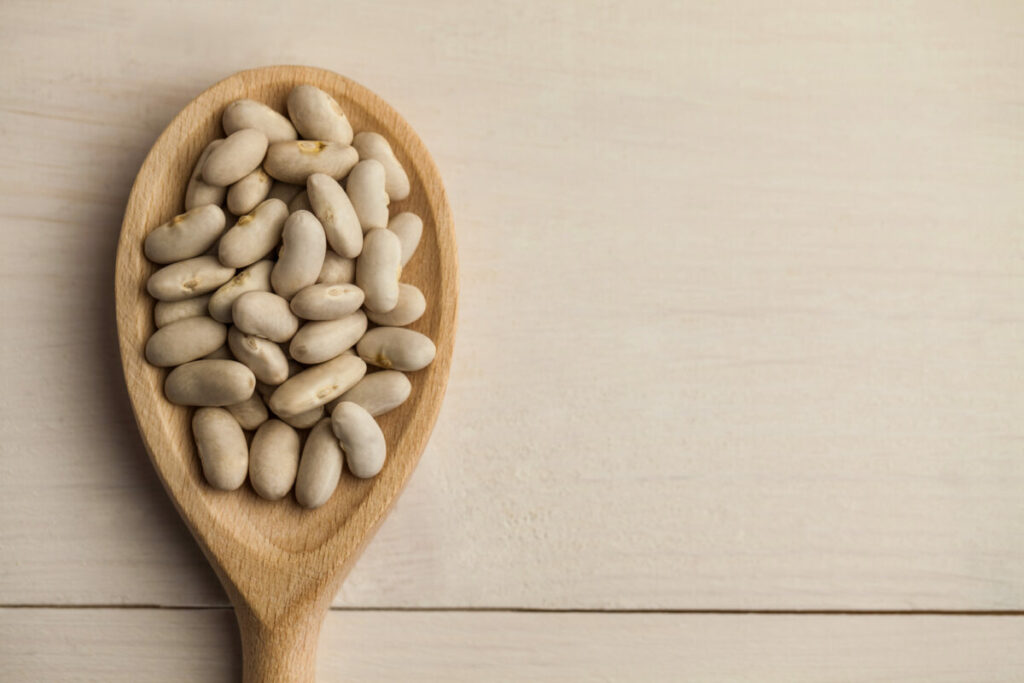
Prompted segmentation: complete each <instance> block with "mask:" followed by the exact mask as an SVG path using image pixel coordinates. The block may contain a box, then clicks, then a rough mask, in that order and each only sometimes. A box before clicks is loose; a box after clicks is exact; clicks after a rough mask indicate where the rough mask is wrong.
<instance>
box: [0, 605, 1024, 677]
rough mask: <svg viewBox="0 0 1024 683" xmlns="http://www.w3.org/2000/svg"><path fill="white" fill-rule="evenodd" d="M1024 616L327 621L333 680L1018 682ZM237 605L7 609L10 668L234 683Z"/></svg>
mask: <svg viewBox="0 0 1024 683" xmlns="http://www.w3.org/2000/svg"><path fill="white" fill-rule="evenodd" d="M1022 637H1024V618H1022V617H950V616H914V617H908V616H898V617H892V616H821V615H801V616H793V615H789V616H785V615H709V614H614V613H603V614H602V613H521V612H520V613H516V612H389V611H380V612H377V611H369V612H348V611H333V612H330V613H329V614H328V617H327V621H326V623H325V626H324V630H323V633H322V636H321V639H320V650H319V654H320V656H319V663H318V674H319V679H320V680H325V681H342V680H344V681H380V682H382V683H383V682H385V681H403V682H404V681H408V682H413V681H440V680H444V681H481V680H487V681H495V682H500V681H580V682H585V681H625V680H634V681H652V682H653V681H679V680H725V681H751V682H753V681H758V682H759V683H763V682H765V681H786V682H787V683H800V682H802V681H806V682H808V683H811V682H813V683H828V682H829V681H835V682H840V681H851V680H856V681H886V682H887V683H896V682H900V681H929V682H930V683H953V682H955V681H962V682H964V683H983V682H990V681H991V682H994V681H1019V680H1020V672H1021V671H1022V670H1024V652H1022V651H1021V649H1020V648H1019V647H1017V643H1019V642H1020V639H1021V638H1022ZM237 640H238V636H237V632H236V626H235V623H234V619H233V617H232V615H231V613H230V612H229V611H227V610H219V609H218V610H90V609H61V610H45V609H44V610H37V609H28V610H24V609H20V610H0V671H2V672H3V677H4V680H5V681H7V682H8V683H21V682H24V683H29V682H35V681H58V680H59V681H87V680H104V681H128V680H130V681H133V682H134V683H159V682H163V681H167V682H168V683H170V682H171V681H181V680H202V681H209V682H210V683H214V682H216V681H237V680H238V678H239V672H240V667H239V664H238V658H239V652H240V647H239V645H238V642H237Z"/></svg>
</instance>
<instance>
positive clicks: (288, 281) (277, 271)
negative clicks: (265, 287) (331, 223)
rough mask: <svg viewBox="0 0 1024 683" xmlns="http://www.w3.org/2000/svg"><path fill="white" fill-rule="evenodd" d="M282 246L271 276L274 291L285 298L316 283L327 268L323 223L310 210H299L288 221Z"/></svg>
mask: <svg viewBox="0 0 1024 683" xmlns="http://www.w3.org/2000/svg"><path fill="white" fill-rule="evenodd" d="M281 239H282V241H283V244H282V246H281V251H280V253H279V254H278V256H277V264H276V265H275V266H274V270H273V272H271V274H270V283H271V285H272V286H273V288H274V291H275V292H277V293H278V294H280V295H281V296H283V297H284V298H286V299H290V298H292V297H293V296H295V293H296V292H298V291H299V290H300V289H302V288H303V287H308V286H309V285H311V284H314V283H315V282H316V279H317V277H318V276H319V275H320V270H321V269H322V268H323V267H324V256H325V254H326V253H327V237H326V235H325V234H324V228H323V226H322V225H320V221H318V220H317V219H316V216H314V215H313V214H311V213H310V212H309V211H296V212H295V213H293V214H292V215H290V216H289V217H288V220H287V221H285V224H284V231H283V232H282V234H281Z"/></svg>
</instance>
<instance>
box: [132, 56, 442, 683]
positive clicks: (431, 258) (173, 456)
mask: <svg viewBox="0 0 1024 683" xmlns="http://www.w3.org/2000/svg"><path fill="white" fill-rule="evenodd" d="M303 83H308V84H311V85H315V86H317V87H318V88H321V89H322V90H324V91H326V92H328V93H330V94H331V95H333V96H334V98H335V99H336V100H338V102H339V104H341V107H342V109H343V110H344V111H345V112H346V115H347V116H348V118H349V121H351V123H352V127H353V129H354V130H356V131H357V132H358V131H375V132H378V133H381V134H382V135H383V136H384V137H385V138H387V139H388V141H389V142H390V143H391V145H392V148H393V149H394V152H395V155H396V156H397V157H398V160H399V161H400V162H401V163H402V165H403V167H404V168H405V170H406V172H407V173H408V175H409V180H410V184H411V188H412V191H411V193H410V194H409V197H408V198H407V199H404V200H402V201H397V202H392V204H391V214H392V215H395V214H397V213H399V212H402V211H412V212H413V213H415V214H417V215H418V216H420V217H421V218H422V219H423V237H422V238H421V240H420V244H419V248H418V249H417V251H416V254H415V256H414V257H413V259H412V260H411V261H410V262H409V264H408V265H407V266H406V267H405V268H404V269H403V271H402V281H403V282H408V283H411V284H414V285H416V286H417V287H419V288H420V290H421V291H422V292H423V294H424V295H425V297H426V299H427V302H428V307H427V311H426V313H425V314H424V316H423V317H422V318H420V320H418V321H416V322H415V323H414V324H412V325H411V326H410V327H411V328H412V329H415V330H418V331H420V332H423V333H424V334H426V335H427V336H429V337H430V338H431V339H433V340H434V342H435V344H436V345H437V356H436V358H435V360H434V362H433V363H432V364H431V365H430V366H428V367H427V368H426V369H424V370H420V371H419V372H414V373H410V375H409V378H410V380H411V382H412V393H411V395H410V396H409V398H408V400H407V401H406V402H405V403H403V404H402V405H401V406H400V407H399V408H397V409H395V410H394V411H392V412H390V413H388V414H386V415H383V416H381V417H379V418H378V420H379V422H380V425H381V428H382V429H383V431H384V435H385V438H386V440H387V447H388V457H387V462H386V463H385V465H384V469H383V470H382V471H381V472H380V474H378V475H377V476H376V477H374V478H373V479H366V480H362V479H357V478H355V477H353V476H352V475H351V474H349V473H348V472H347V471H346V472H345V473H344V474H343V475H342V478H341V481H340V482H339V484H338V489H337V490H336V491H335V493H334V495H333V496H332V497H331V499H330V500H329V501H328V502H327V503H326V504H325V505H323V506H322V507H320V508H317V509H315V510H305V509H302V508H300V507H299V506H298V505H297V504H296V503H295V501H294V499H293V498H287V499H285V500H282V501H276V502H270V501H266V500H263V499H261V498H259V497H258V496H257V495H256V494H255V493H254V492H253V490H252V489H251V487H250V486H248V485H245V486H243V487H242V488H241V489H239V490H237V491H231V492H223V491H217V490H215V489H213V488H212V487H210V486H209V485H207V483H206V481H205V480H204V478H203V474H202V470H201V467H200V463H199V457H198V455H197V452H196V447H195V443H194V441H193V438H192V433H191V426H190V419H191V414H192V410H191V409H189V408H185V407H182V406H177V405H174V404H172V403H170V402H169V401H168V400H167V399H166V398H165V397H164V393H163V383H164V378H165V377H166V375H167V370H166V369H162V368H156V367H154V366H152V365H150V364H148V363H147V362H146V360H145V356H144V349H145V344H146V340H147V339H148V338H149V336H150V335H151V334H152V333H153V331H154V329H155V325H154V323H153V306H154V303H155V302H154V301H153V299H152V298H151V297H150V296H149V295H148V294H147V293H146V290H145V285H146V280H147V279H148V278H149V276H150V275H151V274H152V273H153V272H154V271H155V270H156V266H154V265H153V264H151V263H149V261H147V260H146V258H145V256H144V255H143V250H142V247H143V240H144V238H145V236H146V234H147V233H148V232H149V231H150V230H152V229H153V228H154V227H156V226H158V225H160V224H162V223H164V222H165V221H167V220H169V219H170V218H172V217H173V216H175V215H176V214H178V213H181V212H182V211H183V210H184V206H183V198H184V194H185V186H186V184H187V182H188V178H189V174H190V173H191V171H192V168H193V166H194V165H195V163H196V161H197V159H198V157H199V154H200V152H201V151H202V150H203V148H204V147H205V146H206V145H207V144H208V143H209V142H210V141H211V140H214V139H215V138H218V137H223V131H222V130H221V125H220V120H221V114H222V113H223V111H224V108H225V107H226V106H227V105H228V104H229V103H230V102H232V101H234V100H237V99H241V98H250V99H254V100H257V101H260V102H263V103H265V104H267V105H269V106H271V107H272V108H274V109H276V110H277V111H281V112H284V111H285V110H286V109H285V99H286V98H287V96H288V93H289V92H290V91H291V89H292V88H293V87H295V86H296V85H300V84H303ZM229 225H230V223H229ZM457 271H458V265H457V257H456V249H455V235H454V227H453V225H452V217H451V210H450V208H449V206H448V199H447V197H446V195H445V191H444V187H443V185H442V183H441V177H440V174H439V173H438V170H437V167H436V166H435V165H434V162H433V160H432V159H431V157H430V155H429V153H428V152H427V150H426V148H425V147H424V145H423V143H422V142H421V141H420V139H419V137H417V135H416V133H415V132H414V131H413V130H412V128H411V127H410V126H409V124H408V123H406V122H405V120H404V119H403V118H402V117H401V116H400V115H399V114H398V113H397V112H396V111H395V110H394V109H392V108H391V107H390V106H389V105H388V104H387V103H386V102H385V101H384V100H382V99H381V98H379V97H378V96H376V95H375V94H373V93H372V92H370V91H369V90H367V89H366V88H364V87H362V86H360V85H359V84H357V83H354V82H353V81H351V80H349V79H347V78H344V77H343V76H340V75H338V74H335V73H332V72H330V71H325V70H323V69H316V68H311V67H299V66H274V67H265V68H260V69H253V70H250V71H242V72H240V73H237V74H235V75H233V76H230V77H229V78H227V79H225V80H223V81H221V82H219V83H217V84H216V85H214V86H213V87H211V88H210V89H208V90H206V91H205V92H203V93H202V94H201V95H199V96H198V97H196V98H195V99H194V100H192V101H191V102H190V103H189V104H188V105H187V106H186V107H185V108H184V109H183V110H182V111H181V112H180V113H179V114H178V115H177V116H176V117H175V118H174V120H173V121H172V122H171V124H170V125H169V126H168V127H167V129H166V130H165V131H164V132H163V134H162V135H161V136H160V137H159V139H157V141H156V143H155V144H154V145H153V148H152V150H150V152H149V155H148V156H147V157H146V160H145V161H144V162H143V164H142V168H141V170H140V171H139V174H138V176H137V177H136V179H135V184H134V186H133V187H132V191H131V196H130V197H129V199H128V206H127V209H126V211H125V217H124V223H123V224H122V226H121V237H120V240H119V242H118V248H117V263H116V275H115V296H116V306H117V328H118V339H119V343H120V348H121V362H122V365H123V367H124V373H125V380H126V382H127V384H128V393H129V395H130V398H131V403H132V408H133V410H134V412H135V418H136V420H137V422H138V425H139V430H140V431H141V433H142V439H143V442H144V443H145V445H146V450H147V451H148V452H149V456H150V459H151V460H152V462H153V465H154V467H155V468H156V470H157V473H158V474H159V476H160V479H161V481H162V482H163V484H164V487H165V488H166V489H167V492H168V494H169V495H170V497H171V500H172V501H173V502H174V504H175V506H176V507H177V509H178V512H179V513H180V514H181V516H182V517H183V518H184V520H185V522H186V524H187V525H188V527H189V529H190V530H191V531H192V534H193V535H194V536H195V538H196V540H197V541H198V543H199V545H200V547H201V548H202V549H203V552H204V553H205V554H206V557H207V559H208V560H209V561H210V564H211V565H213V568H214V570H215V571H216V573H217V576H218V577H219V578H220V581H221V583H222V584H223V585H224V588H225V590H226V591H227V594H228V597H229V598H230V599H231V602H232V604H233V605H234V607H235V613H236V615H237V617H238V623H239V628H240V630H241V635H242V655H243V666H242V669H243V680H244V681H246V683H256V682H260V683H269V682H271V681H275V682H277V681H280V682H282V683H283V682H285V681H288V682H291V683H296V682H298V683H309V682H311V681H313V680H314V679H315V671H316V644H317V639H318V636H319V632H320V624H321V623H322V621H323V617H324V614H325V613H326V611H327V609H328V608H329V606H330V603H331V600H332V599H333V597H334V595H335V594H336V593H337V590H338V588H339V586H340V584H341V581H342V580H343V579H344V577H345V575H346V574H347V572H348V570H349V569H350V568H351V566H352V564H353V562H354V561H355V559H356V558H357V557H358V555H359V553H360V551H361V550H362V548H363V547H364V546H365V544H366V543H367V541H368V540H369V539H370V538H371V537H372V535H373V533H374V532H375V531H376V529H377V527H378V525H379V524H380V522H381V521H382V519H383V518H384V516H385V514H386V513H387V511H388V510H389V509H390V507H391V505H392V504H393V503H394V501H395V499H396V498H397V496H398V495H399V493H400V492H401V490H402V487H403V485H404V484H405V482H406V480H407V479H408V478H409V475H410V474H411V473H412V471H413V469H414V468H415V466H416V463H417V461H418V460H419V457H420V454H421V453H422V452H423V449H424V447H425V446H426V443H427V439H428V438H429V436H430V432H431V430H432V429H433V426H434V422H435V420H436V419H437V414H438V411H439V410H440V406H441V401H442V399H443V397H444V392H445V386H446V384H447V381H448V371H449V367H450V365H451V356H452V347H453V344H454V338H455V319H456V307H457V298H458V272H457Z"/></svg>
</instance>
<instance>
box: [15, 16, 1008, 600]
mask: <svg viewBox="0 0 1024 683" xmlns="http://www.w3.org/2000/svg"><path fill="white" fill-rule="evenodd" d="M200 8H201V9H200ZM308 17H316V18H317V20H316V21H310V20H309V19H308ZM1022 20H1024V5H1022V4H1021V3H1016V2H988V3H983V4H973V3H972V4H964V3H957V2H952V1H948V2H947V1H941V2H933V3H927V4H912V3H911V4H898V5H890V4H888V3H873V4H867V5H865V4H863V3H856V2H830V3H818V2H798V3H787V4H785V5H784V6H783V5H782V4H779V5H778V6H771V5H770V4H769V5H766V4H764V3H760V2H755V1H754V0H729V1H727V2H718V3H703V2H699V3H698V2H692V3H669V2H652V3H650V4H645V5H644V6H642V7H639V8H634V7H627V6H626V5H620V4H616V3H611V2H601V3H596V4H595V3H582V2H581V3H558V4H557V5H554V6H552V5H551V3H543V2H532V3H522V4H517V5H515V6H511V5H506V4H503V3H477V4H471V5H467V4H465V3H461V2H454V1H450V2H439V3H431V4H430V5H429V6H428V5H419V4H416V3H407V4H404V5H401V4H400V5H389V6H387V7H385V6H384V5H381V4H375V3H367V4H365V5H361V6H355V7H348V6H342V5H340V4H338V3H336V2H333V1H329V0H311V1H310V2H308V3H306V4H305V5H304V10H303V12H300V13H296V12H289V13H287V14H285V13H283V12H282V11H281V5H280V4H279V3H275V4H272V3H270V2H269V0H259V1H256V2H252V3H250V4H249V5H247V8H246V11H245V12H239V11H238V10H237V8H236V7H235V6H234V5H231V4H228V3H196V5H195V6H194V7H185V8H184V9H183V8H182V7H181V6H172V5H169V4H160V3H157V4H153V3H134V2H129V1H128V0H114V1H113V2H107V3H102V4H101V3H89V2H67V1H60V2H52V3H45V4H42V5H41V4H39V3H34V2H27V1H24V0H9V1H7V2H4V3H2V4H0V38H2V39H0V78H2V79H3V81H4V83H5V85H6V87H5V88H4V89H3V90H2V92H0V129H2V130H3V132H4V135H3V136H0V221H2V223H3V225H4V239H5V245H4V249H3V250H2V252H0V307H2V308H0V313H2V320H3V323H2V325H0V343H2V348H3V349H4V350H5V351H6V353H4V354H3V355H2V357H0V378H2V380H3V385H4V388H5V391H4V392H2V394H0V434H2V439H0V444H2V445H0V449H2V452H0V456H2V457H0V519H2V524H0V548H2V549H3V552H0V602H3V603H7V604H12V603H19V604H20V603H46V604H49V603H74V604H99V603H104V604H106V603H118V604H120V603H145V604H167V605H215V604H223V602H224V598H223V594H222V593H221V591H220V588H219V586H218V585H217V584H216V582H215V580H214V578H213V575H212V573H211V572H210V571H209V570H208V569H207V568H206V567H205V563H204V561H203V559H202V557H201V556H200V554H199V552H198V551H197V550H196V548H195V546H194V544H193V543H192V542H191V540H190V538H189V537H188V535H187V533H186V532H185V531H184V528H183V526H182V525H181V523H180V522H179V521H178V520H177V519H176V517H175V514H174V512H173V510H172V508H171V506H170V504H169V503H168V501H167V499H166V497H165V496H164V494H163V493H162V492H161V491H160V489H159V486H158V484H157V481H156V478H155V476H154V475H153V473H152V472H151V469H150V466H149V464H148V462H147V461H146V459H145V455H144V453H143V450H142V447H141V444H140V441H139V439H138V436H137V435H136V432H135V426H134V424H133V422H132V419H131V416H130V412H129V410H128V406H127V402H126V400H125V391H124V389H123V387H122V385H121V378H120V370H119V367H118V362H117V350H116V346H115V337H114V328H113V296H112V281H113V277H112V268H113V256H114V244H115V239H116V234H117V226H118V225H119V223H120V219H121V212H122V211H123V208H124V202H125V199H126V197H127V194H128V190H129V184H130V182H131V179H132V177H133V176H134V174H135V172H136V170H137V168H138V166H139V164H140V163H141V160H142V158H143V156H144V154H145V152H146V150H147V149H148V148H149V147H150V145H151V144H152V142H153V140H154V139H155V137H156V135H157V134H158V133H159V131H160V130H162V129H163V127H164V126H165V125H166V123H167V122H168V121H169V120H170V118H171V117H172V116H173V115H174V114H175V113H176V112H177V110H178V109H179V108H180V107H181V106H183V105H184V104H185V103H186V102H187V101H188V100H189V99H190V98H191V97H192V96H193V95H194V94H196V93H197V92H199V91H200V90H202V89H203V88H204V87H206V86H207V85H208V84H209V83H211V82H213V81H215V80H217V79H218V78H220V77H223V76H225V75H227V74H228V73H230V72H233V71H235V70H238V69H242V68H246V67H250V66H254V65H256V64H260V63H264V62H266V61H267V60H268V59H274V60H281V61H299V62H307V63H312V64H318V65H322V66H325V67H328V68H332V69H334V70H337V71H339V72H342V73H344V74H346V75H348V76H351V77H353V78H354V79H356V80H357V81H360V82H362V83H363V84H365V85H367V86H368V87H370V88H371V89H373V90H375V91H377V92H378V93H379V94H381V95H382V96H383V97H385V98H386V99H387V100H388V101H389V102H391V103H392V104H393V105H394V106H395V107H396V108H397V109H398V110H399V111H400V112H401V113H402V114H403V115H404V116H405V117H406V118H407V119H408V120H409V121H410V122H411V123H412V125H413V126H414V127H415V128H416V129H417V131H418V132H419V133H420V135H421V136H422V137H423V139H424V141H425V142H426V144H427V145H428V147H429V148H430V149H431V152H432V153H433V155H434V157H435V159H436V160H437V162H438V165H439V167H440V169H441V172H442V174H443V176H444V178H445V181H446V183H447V186H448V190H449V194H450V197H451V200H452V205H453V210H454V215H455V219H456V232H457V236H458V239H459V242H460V262H461V264H462V266H463V268H462V274H463V286H462V297H461V311H460V313H461V319H460V329H459V335H458V344H457V346H456V350H455V358H454V364H453V370H452V376H451V383H450V386H449V391H448V395H447V399H446V403H445V406H444V408H443V409H442V414H441V418H440V421H439V423H438V427H437V429H436V430H435V433H434V436H433V438H432V442H431V444H430V446H429V447H428V448H427V451H426V453H425V455H424V459H423V462H422V464H421V466H420V468H419V470H418V472H417V473H416V474H415V475H414V477H413V479H412V482H411V484H410V486H409V487H408V489H407V493H406V494H405V496H404V498H403V499H402V500H401V501H400V502H399V503H398V506H397V509H396V510H395V512H394V513H393V515H392V517H391V518H390V519H389V520H388V521H387V522H386V523H385V526H384V528H383V529H382V531H381V533H380V535H379V536H378V538H377V539H376V540H375V541H374V542H373V543H372V544H371V546H370V547H369V549H368V550H367V552H366V554H365V556H364V557H363V559H362V561H361V562H360V564H359V565H358V566H357V568H356V569H355V571H354V572H353V574H352V576H351V578H350V580H349V582H348V583H347V584H346V586H345V587H344V588H343V590H342V593H341V594H340V595H339V598H338V601H337V604H342V605H364V606H456V607H458V606H537V607H577V608H608V607H620V608H759V609H768V608H790V609H792V608H808V609H815V608H816V609H821V608H826V609H827V608H838V609H846V608H864V609H924V608H930V609H1022V608H1024V496H1021V495H1020V491H1021V490H1024V458H1022V457H1020V456H1021V444H1022V443H1024V432H1022V425H1024V392H1021V390H1020V389H1021V380H1022V379H1024V344H1022V343H1021V342H1022V341H1024V316H1022V315H1021V311H1022V310H1024V287H1021V284H1022V282H1024V260H1022V259H1021V257H1020V254H1021V251H1020V246H1021V232H1020V217H1021V215H1022V214H1024V194H1022V193H1021V192H1020V188H1021V187H1022V181H1024V163H1022V162H1024V144H1022V143H1021V140H1022V137H1021V136H1022V130H1024V126H1022V124H1024V109H1022V108H1021V106H1020V94H1021V91H1020V83H1021V76H1022V75H1024V52H1022V51H1021V50H1020V49H1019V37H1020V36H1019V29H1018V27H1019V26H1020V25H1021V21H1022ZM226 26H231V27H232V29H231V30H226V29H225V27H226Z"/></svg>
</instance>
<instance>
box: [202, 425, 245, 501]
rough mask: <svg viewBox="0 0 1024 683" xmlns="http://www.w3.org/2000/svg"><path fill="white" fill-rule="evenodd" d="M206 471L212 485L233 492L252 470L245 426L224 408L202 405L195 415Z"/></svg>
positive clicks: (204, 470) (207, 478)
mask: <svg viewBox="0 0 1024 683" xmlns="http://www.w3.org/2000/svg"><path fill="white" fill-rule="evenodd" d="M192 433H193V435H195V439H196V447H197V448H198V450H199V460H200V462H202V464H203V474H204V475H205V477H206V481H207V482H209V484H210V486H212V487H214V488H215V489H220V490H221V491H234V490H235V489H237V488H238V487H239V486H241V485H242V484H243V483H244V482H245V475H246V473H247V472H248V471H249V449H248V447H247V446H246V444H245V434H244V433H243V432H242V427H241V426H240V425H239V424H238V422H237V421H235V418H234V417H232V416H231V413H229V412H228V411H227V410H225V409H224V408H200V409H199V410H197V411H196V413H195V415H193V416H192Z"/></svg>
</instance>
